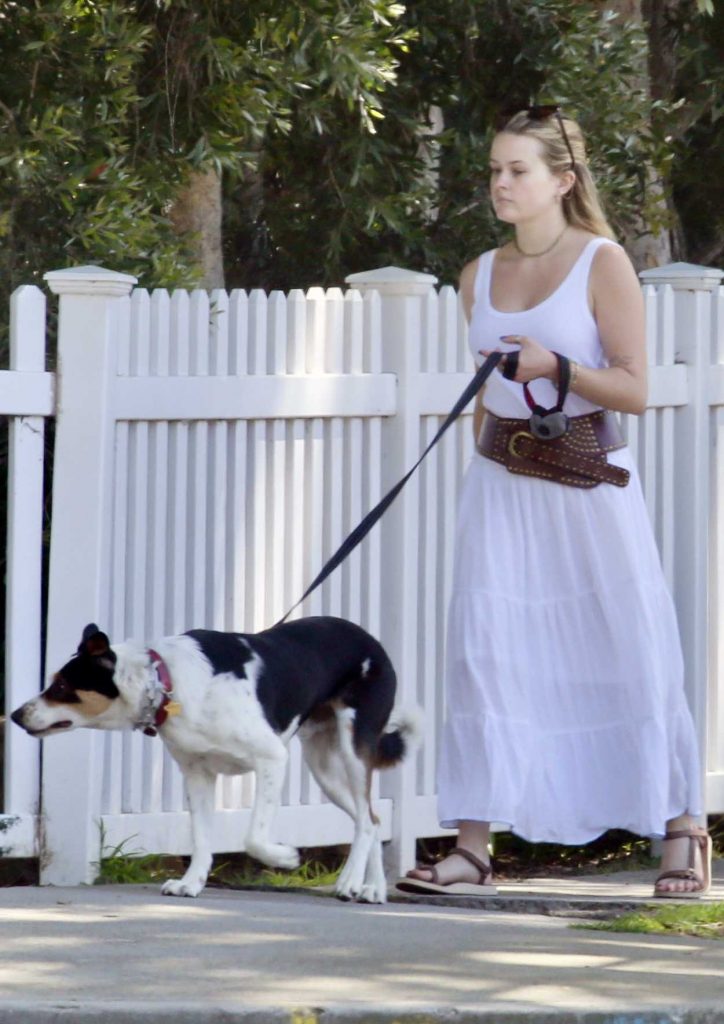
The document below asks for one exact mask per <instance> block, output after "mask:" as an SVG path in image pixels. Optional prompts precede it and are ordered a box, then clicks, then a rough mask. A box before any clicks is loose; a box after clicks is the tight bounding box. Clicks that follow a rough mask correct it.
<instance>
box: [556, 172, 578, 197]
mask: <svg viewBox="0 0 724 1024" xmlns="http://www.w3.org/2000/svg"><path fill="white" fill-rule="evenodd" d="M559 182H560V184H559V194H560V196H561V198H562V199H570V196H571V193H572V192H573V189H574V186H575V184H576V174H575V171H564V172H563V174H561V176H560V178H559Z"/></svg>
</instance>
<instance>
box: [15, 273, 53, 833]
mask: <svg viewBox="0 0 724 1024" xmlns="http://www.w3.org/2000/svg"><path fill="white" fill-rule="evenodd" d="M10 369H11V370H13V371H19V372H22V373H27V374H28V375H36V376H37V377H38V378H40V377H41V376H42V375H44V372H45V296H44V295H43V293H42V292H41V290H40V289H39V288H36V287H35V286H34V285H23V286H22V287H20V288H17V289H16V290H15V291H14V292H13V294H12V297H11V299H10ZM48 378H49V375H48ZM46 395H47V399H48V404H47V406H46V408H45V409H44V410H43V413H42V414H41V413H40V409H38V410H37V414H36V415H32V414H30V412H29V410H28V409H27V408H26V410H25V411H27V412H28V415H22V416H13V417H11V418H10V425H9V438H8V512H7V518H8V527H7V582H6V598H7V600H6V611H5V641H6V643H5V683H6V704H7V710H8V713H9V712H10V711H11V710H12V709H13V708H15V707H17V706H18V705H19V704H21V703H23V702H24V701H26V700H29V699H30V698H31V697H34V696H35V695H36V694H37V692H38V690H39V689H40V685H41V671H40V637H41V575H42V573H41V565H42V533H43V459H44V449H45V441H44V437H45V419H44V416H45V415H50V414H51V413H52V386H51V384H50V380H48V387H47V390H46ZM39 785H40V750H39V749H38V742H37V740H33V739H31V737H30V736H27V735H26V734H25V733H24V732H22V731H21V730H20V729H16V728H14V727H13V728H8V729H7V732H6V736H5V804H4V806H5V810H6V811H9V812H12V813H13V815H31V816H32V815H35V814H37V813H38V800H39ZM10 838H11V839H12V835H11V836H10Z"/></svg>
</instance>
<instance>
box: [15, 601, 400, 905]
mask: <svg viewBox="0 0 724 1024" xmlns="http://www.w3.org/2000/svg"><path fill="white" fill-rule="evenodd" d="M395 685H396V679H395V672H394V669H393V667H392V664H391V662H390V659H389V658H388V656H387V654H386V653H385V651H384V650H383V648H382V647H381V645H380V644H379V643H378V642H377V641H376V640H375V639H374V638H373V637H371V636H370V635H369V634H368V633H366V632H365V631H364V630H363V629H361V628H360V627H359V626H355V625H353V624H352V623H351V622H347V621H346V620H344V619H336V618H330V617H323V616H320V617H314V618H307V619H299V620H297V621H294V622H289V623H284V624H282V625H277V626H273V627H272V628H271V629H267V630H264V631H263V632H261V633H253V634H244V633H220V632H214V631H211V630H205V629H195V630H190V631H189V632H188V633H184V634H183V635H181V636H173V637H166V638H164V639H163V640H159V641H158V643H157V644H155V645H154V646H153V647H152V648H149V647H144V646H142V645H139V644H133V643H130V642H127V643H122V644H117V645H116V646H114V647H111V646H110V643H109V640H108V637H107V636H106V635H105V633H102V632H101V631H100V630H99V629H98V627H97V626H95V625H89V626H86V628H85V630H84V632H83V638H82V640H81V642H80V645H79V647H78V652H77V654H76V655H75V656H74V657H73V658H71V660H70V661H69V662H67V664H65V665H64V666H63V668H61V669H60V671H59V672H57V673H56V674H55V676H54V677H53V679H52V682H51V684H50V686H48V687H47V689H45V690H44V691H43V693H41V694H40V696H38V697H35V698H34V699H33V700H29V701H28V702H27V703H26V704H23V705H22V707H19V708H18V709H17V710H16V711H14V712H13V714H12V719H13V721H14V722H16V723H17V724H18V725H20V726H22V727H23V729H25V730H26V731H27V732H28V733H30V734H31V735H32V736H38V737H45V736H51V735H53V734H55V733H59V732H67V731H68V730H70V729H77V728H80V727H83V726H85V727H90V728H93V729H143V730H144V731H145V732H148V733H150V734H155V732H156V731H158V733H159V734H160V735H161V737H162V739H163V741H164V743H165V744H166V746H167V747H168V749H169V751H170V753H171V755H172V757H173V758H174V759H175V760H176V762H177V763H178V765H179V766H180V768H181V771H182V772H183V775H184V779H185V782H186V788H187V793H188V800H189V807H190V810H191V824H192V835H193V851H192V856H191V861H190V864H189V867H188V870H187V871H186V874H185V875H184V876H183V878H180V879H170V880H169V881H167V882H166V883H165V884H164V886H163V892H164V893H166V894H167V895H171V896H198V894H199V893H200V892H201V890H202V889H203V887H204V885H205V884H206V879H207V877H208V873H209V870H210V868H211V861H212V854H211V841H210V837H211V819H212V814H213V808H214V792H215V783H216V776H217V774H218V773H223V774H227V775H237V774H241V773H243V772H248V771H252V770H253V771H255V772H256V795H255V799H254V806H253V808H252V812H251V822H250V826H249V833H248V836H247V839H246V843H245V849H246V852H247V853H249V854H250V855H251V856H252V857H255V858H256V859H258V860H260V861H262V862H263V863H264V864H268V865H272V866H274V867H282V868H294V867H296V866H297V864H298V863H299V856H298V853H297V851H296V849H295V848H294V847H292V846H285V845H282V844H280V843H273V842H271V841H270V829H271V825H272V817H273V814H274V811H275V809H276V807H277V806H278V804H279V800H280V794H281V790H282V785H283V782H284V775H285V770H286V764H287V758H288V753H287V744H288V743H289V740H290V739H291V737H292V736H293V735H294V734H295V733H296V734H298V735H299V738H300V740H301V743H302V749H303V754H304V758H305V760H306V762H307V764H308V766H309V768H310V770H311V772H312V774H313V775H314V777H315V779H316V780H317V782H318V783H319V785H320V787H321V789H322V791H323V792H324V793H325V794H326V795H327V796H328V797H329V799H330V800H331V801H332V802H333V803H335V804H336V805H337V806H338V807H341V808H342V810H344V811H346V812H347V814H349V815H350V816H351V817H352V818H353V820H354V826H355V827H354V839H353V842H352V845H351V847H350V851H349V856H348V858H347V860H346V862H345V865H344V867H343V869H342V872H341V874H340V877H339V880H338V882H337V895H338V896H339V897H340V898H342V899H358V900H361V901H364V902H368V903H383V902H384V901H385V898H386V884H385V876H384V871H383V866H382V845H381V842H380V839H379V836H378V819H377V818H376V816H375V814H374V812H373V810H372V807H371V804H370V786H371V780H372V773H373V771H374V769H375V768H386V767H389V766H391V765H394V764H396V763H397V762H398V761H400V760H401V759H402V758H403V756H404V755H405V753H406V752H407V750H408V749H409V747H410V744H411V743H412V742H414V741H415V740H416V739H417V732H418V729H417V725H416V715H415V714H414V713H413V714H407V715H403V716H402V717H401V718H400V719H399V720H398V722H397V724H396V725H394V726H389V727H388V719H389V717H390V713H391V711H392V705H393V702H394V697H395ZM386 730H387V731H386Z"/></svg>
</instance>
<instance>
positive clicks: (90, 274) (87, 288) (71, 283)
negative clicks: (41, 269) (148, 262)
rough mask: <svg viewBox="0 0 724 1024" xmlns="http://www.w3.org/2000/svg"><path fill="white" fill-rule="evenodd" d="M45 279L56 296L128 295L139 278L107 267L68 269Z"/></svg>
mask: <svg viewBox="0 0 724 1024" xmlns="http://www.w3.org/2000/svg"><path fill="white" fill-rule="evenodd" d="M43 277H44V278H45V280H46V281H47V282H48V288H50V290H51V292H53V294H54V295H111V296H113V295H128V293H129V292H130V290H131V288H133V286H134V284H136V282H137V281H138V278H136V277H133V276H132V275H131V274H119V273H118V271H116V270H106V269H105V267H67V268H66V269H65V270H51V271H49V272H48V273H47V274H43Z"/></svg>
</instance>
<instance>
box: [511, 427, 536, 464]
mask: <svg viewBox="0 0 724 1024" xmlns="http://www.w3.org/2000/svg"><path fill="white" fill-rule="evenodd" d="M520 437H529V438H530V439H531V440H532V441H534V440H535V438H534V437H533V435H532V434H531V432H530V431H529V430H516V432H515V433H514V434H511V436H510V437H509V438H508V454H509V455H512V456H513V458H515V459H522V458H523V456H522V455H521V454H520V453H519V452H517V451H516V450H515V443H516V441H517V440H518V438H520Z"/></svg>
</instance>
